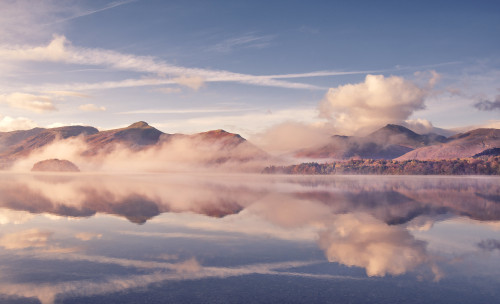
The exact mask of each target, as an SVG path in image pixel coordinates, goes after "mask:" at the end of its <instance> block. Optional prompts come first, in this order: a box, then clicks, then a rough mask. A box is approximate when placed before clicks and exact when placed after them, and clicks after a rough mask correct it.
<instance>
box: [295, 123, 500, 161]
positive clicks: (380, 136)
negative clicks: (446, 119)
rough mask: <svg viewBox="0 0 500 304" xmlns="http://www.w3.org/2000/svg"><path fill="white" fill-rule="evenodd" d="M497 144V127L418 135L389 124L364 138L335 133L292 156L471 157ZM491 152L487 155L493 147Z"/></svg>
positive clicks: (366, 157)
mask: <svg viewBox="0 0 500 304" xmlns="http://www.w3.org/2000/svg"><path fill="white" fill-rule="evenodd" d="M498 147H500V130H499V129H475V130H472V131H468V132H465V133H460V134H455V135H453V136H450V137H444V136H442V135H438V134H434V133H429V134H417V133H415V132H413V131H411V130H410V129H408V128H406V127H403V126H399V125H394V124H388V125H386V126H385V127H383V128H380V129H378V130H376V131H375V132H373V133H370V134H368V135H366V136H363V137H356V136H339V135H334V136H332V137H331V139H330V142H329V143H328V144H326V145H322V146H319V147H312V148H306V149H301V150H299V151H296V152H295V153H294V156H295V157H299V158H309V159H333V160H343V159H352V158H361V159H395V160H411V159H418V160H437V159H454V158H466V157H473V156H476V155H478V154H480V153H482V152H484V151H486V150H490V149H494V148H498ZM491 151H493V152H491ZM491 151H490V152H489V153H490V154H489V155H491V153H494V151H496V150H491Z"/></svg>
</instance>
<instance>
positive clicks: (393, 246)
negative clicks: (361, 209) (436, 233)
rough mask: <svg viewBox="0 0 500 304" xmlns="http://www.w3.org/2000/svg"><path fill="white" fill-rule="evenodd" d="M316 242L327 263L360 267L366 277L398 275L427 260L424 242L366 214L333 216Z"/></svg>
mask: <svg viewBox="0 0 500 304" xmlns="http://www.w3.org/2000/svg"><path fill="white" fill-rule="evenodd" d="M319 242H320V247H321V248H323V249H324V250H325V253H326V256H327V258H328V260H329V261H330V262H339V263H342V264H344V265H347V266H358V267H363V268H365V269H366V274H367V275H368V276H385V275H386V274H392V275H401V274H404V273H406V272H407V271H409V270H412V269H414V268H415V267H417V266H418V265H420V264H422V263H424V262H427V261H428V258H427V252H426V243H425V242H423V241H419V240H416V239H415V238H414V237H413V236H412V235H411V234H410V233H409V232H408V231H407V230H406V229H404V228H402V227H398V226H389V225H387V224H386V223H384V222H382V221H380V220H377V219H375V218H374V217H373V216H371V215H368V214H343V215H338V216H336V217H335V218H334V219H333V220H332V221H330V223H329V226H328V229H327V230H325V231H324V232H322V233H321V234H320V240H319Z"/></svg>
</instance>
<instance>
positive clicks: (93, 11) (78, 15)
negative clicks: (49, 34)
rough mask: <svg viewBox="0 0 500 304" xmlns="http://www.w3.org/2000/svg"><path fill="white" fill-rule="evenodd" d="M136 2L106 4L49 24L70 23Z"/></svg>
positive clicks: (130, 0) (134, 0)
mask: <svg viewBox="0 0 500 304" xmlns="http://www.w3.org/2000/svg"><path fill="white" fill-rule="evenodd" d="M136 1H139V0H126V1H114V2H111V3H108V4H106V5H105V6H104V7H101V8H97V9H89V10H80V11H77V12H76V13H74V14H73V15H70V16H69V17H64V18H61V19H58V20H55V21H52V22H50V23H49V24H55V23H61V22H65V21H70V20H73V19H77V18H80V17H85V16H89V15H93V14H96V13H100V12H103V11H107V10H109V9H112V8H115V7H118V6H122V5H124V4H128V3H131V2H136Z"/></svg>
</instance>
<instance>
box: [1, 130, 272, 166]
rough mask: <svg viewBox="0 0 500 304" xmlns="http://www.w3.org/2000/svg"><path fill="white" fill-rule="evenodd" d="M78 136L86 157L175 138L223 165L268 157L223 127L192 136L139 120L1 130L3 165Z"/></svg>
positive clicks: (159, 143)
mask: <svg viewBox="0 0 500 304" xmlns="http://www.w3.org/2000/svg"><path fill="white" fill-rule="evenodd" d="M76 136H79V137H80V138H81V139H82V140H83V141H84V142H85V143H86V147H82V153H81V154H82V156H85V157H93V156H96V155H97V154H107V153H111V152H112V151H114V150H115V149H117V148H120V149H123V148H126V149H129V150H131V151H140V150H144V149H149V148H153V147H156V148H161V147H162V145H164V144H169V143H171V142H172V141H173V140H182V141H183V143H184V144H186V143H187V144H188V145H187V149H191V150H198V152H199V153H200V154H201V155H206V157H204V158H203V159H204V160H205V161H207V162H209V163H215V164H220V163H224V162H227V161H231V160H235V161H249V160H252V159H262V158H267V157H268V154H267V153H265V152H264V151H262V150H260V149H259V148H257V147H256V146H254V145H253V144H251V143H249V142H248V141H247V140H246V139H244V138H243V137H241V136H240V135H238V134H234V133H230V132H226V131H224V130H213V131H208V132H202V133H196V134H192V135H184V134H168V133H163V132H162V131H160V130H158V129H156V128H154V127H152V126H150V125H148V124H147V123H146V122H144V121H139V122H136V123H133V124H131V125H130V126H128V127H125V128H119V129H113V130H105V131H99V130H97V129H96V128H94V127H88V126H68V127H60V128H49V129H44V128H34V129H31V130H22V131H13V132H0V167H1V168H6V167H8V166H9V165H10V164H11V163H13V162H14V161H15V160H17V159H20V158H23V157H27V156H28V155H30V154H31V153H33V152H34V151H37V150H39V149H41V148H43V147H45V146H47V145H49V144H51V143H54V142H55V141H56V140H59V139H67V138H70V137H76ZM167 150H168V149H167ZM186 152H188V151H186Z"/></svg>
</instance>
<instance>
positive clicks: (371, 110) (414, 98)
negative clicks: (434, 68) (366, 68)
mask: <svg viewBox="0 0 500 304" xmlns="http://www.w3.org/2000/svg"><path fill="white" fill-rule="evenodd" d="M436 77H437V76H436V75H434V74H433V75H432V77H431V80H429V82H428V83H427V84H426V85H425V86H418V85H417V84H415V83H414V82H411V81H409V80H406V79H404V78H402V77H399V76H389V77H384V76H383V75H367V76H366V78H365V81H364V82H362V83H357V84H347V85H341V86H339V87H337V88H331V89H329V90H328V92H327V94H326V96H325V97H324V99H323V100H322V101H321V103H320V104H319V111H320V117H322V118H326V119H329V120H330V121H331V122H332V123H333V124H334V126H335V127H336V128H338V129H339V130H345V132H347V133H353V132H356V131H360V130H363V129H365V128H370V129H373V128H376V127H380V126H383V125H385V124H388V123H401V122H402V121H405V120H406V119H408V118H409V117H410V116H411V115H412V114H413V112H415V111H417V110H421V109H424V107H425V99H426V97H428V96H429V94H430V92H431V88H432V85H433V84H434V83H435V81H436V80H435V78H436Z"/></svg>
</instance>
